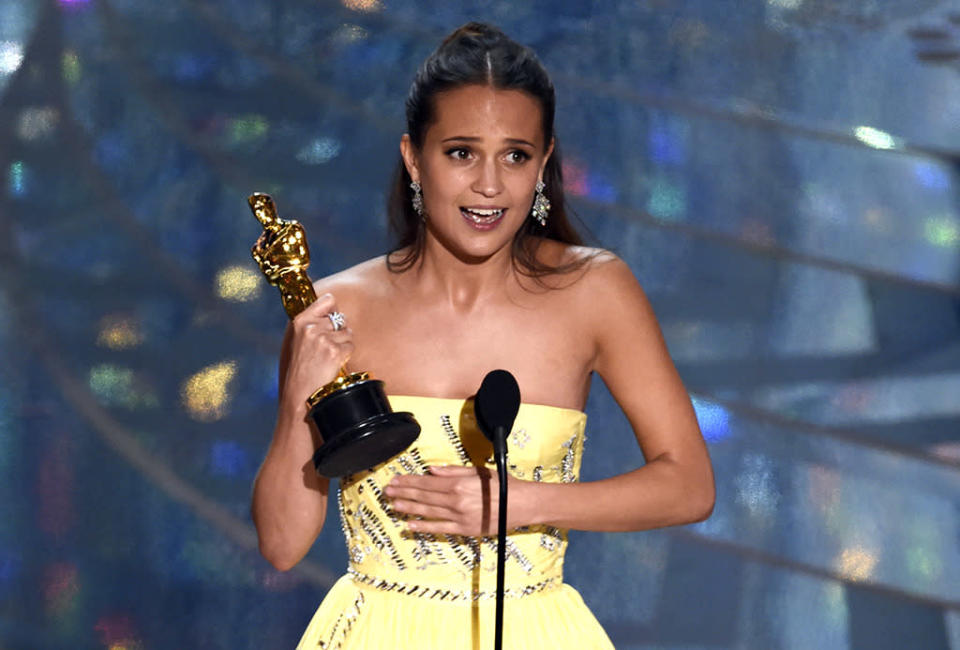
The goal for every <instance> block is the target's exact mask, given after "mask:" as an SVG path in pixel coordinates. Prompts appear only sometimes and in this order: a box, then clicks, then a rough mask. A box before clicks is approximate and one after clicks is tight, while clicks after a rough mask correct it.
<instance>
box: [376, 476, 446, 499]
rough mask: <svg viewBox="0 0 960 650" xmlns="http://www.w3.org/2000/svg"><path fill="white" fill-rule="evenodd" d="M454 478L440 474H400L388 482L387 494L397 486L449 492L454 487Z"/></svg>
mask: <svg viewBox="0 0 960 650" xmlns="http://www.w3.org/2000/svg"><path fill="white" fill-rule="evenodd" d="M453 483H454V480H453V479H450V478H446V477H440V476H430V475H429V474H426V475H418V474H398V475H397V476H394V477H393V479H392V480H391V481H390V482H389V483H387V494H388V495H390V494H391V490H393V489H395V488H416V489H419V490H425V491H428V492H441V493H448V492H450V491H451V490H452V489H453Z"/></svg>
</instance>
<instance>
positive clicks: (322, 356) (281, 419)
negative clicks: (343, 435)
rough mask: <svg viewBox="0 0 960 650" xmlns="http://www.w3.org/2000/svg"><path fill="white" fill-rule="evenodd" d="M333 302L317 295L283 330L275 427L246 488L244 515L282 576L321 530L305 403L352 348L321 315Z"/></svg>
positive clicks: (323, 509) (321, 496)
mask: <svg viewBox="0 0 960 650" xmlns="http://www.w3.org/2000/svg"><path fill="white" fill-rule="evenodd" d="M334 309H335V303H334V300H333V297H332V296H330V295H329V294H326V295H324V296H321V297H320V298H319V299H318V300H317V302H315V303H314V304H312V305H311V306H310V307H308V308H307V309H306V310H304V311H303V312H301V313H300V314H298V315H297V317H296V318H295V319H294V320H293V321H292V322H291V323H290V324H289V325H288V326H287V330H286V332H285V334H284V338H283V347H282V350H281V353H280V372H279V381H280V397H279V408H278V412H277V423H276V427H275V428H274V431H273V440H272V441H271V443H270V447H269V449H268V450H267V455H266V458H265V459H264V461H263V464H262V465H261V466H260V471H259V472H258V473H257V477H256V479H255V480H254V484H253V498H252V503H251V513H252V515H253V522H254V525H255V526H256V529H257V536H258V538H259V542H260V552H261V553H262V554H263V556H264V557H265V558H266V559H267V560H268V561H269V562H270V563H271V564H272V565H273V566H275V567H276V568H278V569H280V570H283V571H286V570H288V569H290V568H292V567H293V566H294V565H295V564H296V563H297V562H299V561H300V560H301V559H302V558H303V556H304V555H306V554H307V551H309V550H310V547H311V546H312V545H313V542H314V541H315V540H316V538H317V535H319V534H320V531H321V529H322V528H323V522H324V519H325V518H326V513H327V502H328V496H327V495H328V492H329V489H330V482H329V480H327V479H325V478H322V477H320V476H318V475H317V473H316V472H315V471H314V469H313V462H312V458H313V452H314V449H315V447H316V445H317V444H319V442H320V441H319V440H315V439H314V434H313V431H312V429H311V425H309V424H308V423H307V420H306V417H307V406H306V398H307V397H308V396H309V395H310V394H311V393H312V392H313V391H314V390H316V389H317V388H319V387H320V386H322V385H323V384H325V383H327V382H329V381H330V380H332V379H333V378H334V377H335V376H336V373H337V370H338V369H339V368H340V366H341V365H342V364H344V363H345V362H346V360H347V358H348V357H349V355H350V352H351V351H352V349H353V344H352V342H351V339H352V334H351V332H350V330H349V329H344V330H341V331H339V332H334V331H333V328H332V325H331V324H330V322H329V319H328V318H327V317H326V314H327V313H329V312H330V311H332V310H334Z"/></svg>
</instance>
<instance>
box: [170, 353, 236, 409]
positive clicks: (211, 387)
mask: <svg viewBox="0 0 960 650" xmlns="http://www.w3.org/2000/svg"><path fill="white" fill-rule="evenodd" d="M236 374H237V364H236V362H235V361H222V362H220V363H216V364H213V365H212V366H207V367H206V368H204V369H203V370H201V371H200V372H198V373H196V374H194V375H193V376H191V377H190V378H188V379H187V380H186V381H185V382H183V386H182V387H181V388H180V396H181V398H182V400H183V406H184V408H186V409H187V412H188V413H189V414H190V417H192V418H193V419H194V420H199V421H201V422H213V421H215V420H219V419H221V418H222V417H223V416H225V415H226V414H227V407H228V406H229V404H230V393H229V391H228V386H227V385H228V384H229V383H230V381H231V380H232V379H233V377H234V375H236Z"/></svg>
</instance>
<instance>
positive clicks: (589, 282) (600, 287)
mask: <svg viewBox="0 0 960 650" xmlns="http://www.w3.org/2000/svg"><path fill="white" fill-rule="evenodd" d="M541 250H542V254H541V260H542V261H544V262H545V263H547V264H549V265H551V266H554V267H557V268H562V269H569V270H566V271H565V272H564V273H562V274H559V276H558V277H556V278H553V283H555V284H556V285H557V288H560V287H564V288H569V289H571V290H572V292H573V293H574V294H577V295H584V296H590V298H589V299H590V300H595V299H596V298H597V294H598V292H600V293H601V294H602V295H607V294H617V293H619V292H620V291H622V290H624V289H627V288H633V289H635V290H639V288H640V285H639V283H638V282H637V280H636V278H635V277H634V275H633V272H632V271H631V270H630V267H629V266H627V264H626V262H624V261H623V260H622V259H620V258H619V257H618V256H617V255H615V254H614V253H612V252H610V251H608V250H606V249H604V248H594V247H591V246H576V245H573V244H564V243H562V242H557V241H545V242H543V243H542V244H541Z"/></svg>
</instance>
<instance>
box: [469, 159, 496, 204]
mask: <svg viewBox="0 0 960 650" xmlns="http://www.w3.org/2000/svg"><path fill="white" fill-rule="evenodd" d="M470 189H472V190H473V191H474V192H476V193H477V194H482V195H483V196H485V197H487V198H491V197H494V196H496V195H497V194H499V193H500V192H502V191H503V183H502V181H501V178H500V170H499V168H498V167H497V162H496V160H486V161H485V162H484V163H483V164H482V165H480V166H479V167H478V172H477V177H476V178H475V179H474V181H473V185H472V186H471V188H470Z"/></svg>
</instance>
